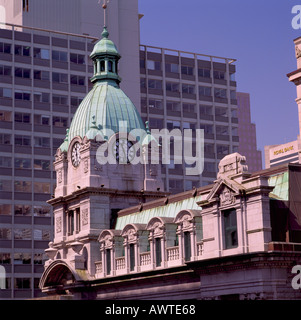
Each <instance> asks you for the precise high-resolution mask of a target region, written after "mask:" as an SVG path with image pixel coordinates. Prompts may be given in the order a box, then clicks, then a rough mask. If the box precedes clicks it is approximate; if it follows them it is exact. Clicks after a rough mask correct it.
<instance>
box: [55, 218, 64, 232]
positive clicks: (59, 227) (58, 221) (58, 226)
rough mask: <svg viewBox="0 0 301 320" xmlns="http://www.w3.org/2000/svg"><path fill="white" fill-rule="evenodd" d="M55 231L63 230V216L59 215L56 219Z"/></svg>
mask: <svg viewBox="0 0 301 320" xmlns="http://www.w3.org/2000/svg"><path fill="white" fill-rule="evenodd" d="M55 232H56V233H60V232H62V217H57V218H56V219H55Z"/></svg>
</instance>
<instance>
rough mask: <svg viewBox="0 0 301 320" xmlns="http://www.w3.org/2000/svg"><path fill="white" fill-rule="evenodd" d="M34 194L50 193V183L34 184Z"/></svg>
mask: <svg viewBox="0 0 301 320" xmlns="http://www.w3.org/2000/svg"><path fill="white" fill-rule="evenodd" d="M34 193H50V183H49V182H34Z"/></svg>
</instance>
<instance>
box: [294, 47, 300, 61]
mask: <svg viewBox="0 0 301 320" xmlns="http://www.w3.org/2000/svg"><path fill="white" fill-rule="evenodd" d="M295 49H296V59H299V58H301V50H300V49H299V47H297V46H296V48H295Z"/></svg>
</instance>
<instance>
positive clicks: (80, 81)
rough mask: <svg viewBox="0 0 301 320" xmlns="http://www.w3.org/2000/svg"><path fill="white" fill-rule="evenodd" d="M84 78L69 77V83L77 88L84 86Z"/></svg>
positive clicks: (72, 75)
mask: <svg viewBox="0 0 301 320" xmlns="http://www.w3.org/2000/svg"><path fill="white" fill-rule="evenodd" d="M85 82H86V81H85V77H84V76H77V75H74V74H71V75H70V83H71V84H75V85H78V86H84V85H85Z"/></svg>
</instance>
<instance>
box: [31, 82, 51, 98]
mask: <svg viewBox="0 0 301 320" xmlns="http://www.w3.org/2000/svg"><path fill="white" fill-rule="evenodd" d="M43 80H45V79H43ZM49 97H50V95H49V93H48V92H35V93H34V94H33V98H34V101H35V102H44V103H49V102H50V100H49Z"/></svg>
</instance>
